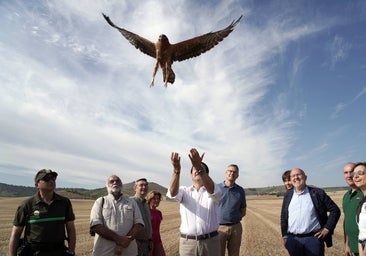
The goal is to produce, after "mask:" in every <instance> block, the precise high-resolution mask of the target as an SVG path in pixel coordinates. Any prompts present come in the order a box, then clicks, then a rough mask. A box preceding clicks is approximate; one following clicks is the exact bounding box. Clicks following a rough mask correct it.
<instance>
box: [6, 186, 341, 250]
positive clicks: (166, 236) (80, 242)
mask: <svg viewBox="0 0 366 256" xmlns="http://www.w3.org/2000/svg"><path fill="white" fill-rule="evenodd" d="M328 194H329V195H330V196H331V198H332V199H333V200H334V201H335V202H336V203H337V204H338V206H339V207H340V208H341V201H342V196H343V194H344V191H342V192H330V193H328ZM22 200H24V198H0V204H1V215H0V230H1V232H0V256H2V255H6V251H7V246H8V241H9V236H10V230H11V227H12V221H13V217H14V213H15V210H16V207H17V206H18V205H19V204H20V202H21V201H22ZM93 202H94V201H91V200H76V199H75V200H72V203H73V207H74V211H75V215H76V221H75V224H76V230H77V247H76V254H77V255H78V256H82V255H91V250H92V245H93V238H92V237H90V236H89V214H90V209H91V206H92V204H93ZM247 204H248V209H247V216H246V217H245V218H244V220H243V221H242V223H243V226H244V234H243V239H242V246H241V255H246V256H260V255H263V256H264V255H268V256H280V255H288V254H287V251H286V250H285V249H284V247H283V245H282V238H281V232H280V224H279V220H280V211H281V204H282V197H276V196H248V197H247ZM160 210H161V211H162V212H163V218H164V219H163V222H162V224H161V234H162V239H163V243H164V247H165V250H166V253H167V255H168V256H176V255H178V245H179V224H180V216H179V205H178V204H177V203H175V202H169V201H162V202H161V204H160ZM341 210H342V209H341ZM342 223H343V214H342V216H341V219H340V220H339V222H338V225H337V228H336V230H335V235H334V236H333V247H331V248H327V249H326V255H327V256H334V255H342V253H343V230H342Z"/></svg>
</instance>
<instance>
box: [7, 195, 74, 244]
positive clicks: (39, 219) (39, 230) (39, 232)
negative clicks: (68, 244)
mask: <svg viewBox="0 0 366 256" xmlns="http://www.w3.org/2000/svg"><path fill="white" fill-rule="evenodd" d="M73 220H75V215H74V212H73V209H72V205H71V202H70V200H69V199H68V198H66V197H63V196H60V195H58V194H56V193H55V194H54V198H53V201H52V203H51V204H50V205H48V204H46V203H45V202H43V201H42V200H41V198H40V196H39V194H38V193H37V194H36V195H34V196H32V197H30V198H28V199H27V200H25V201H24V202H23V203H22V204H21V205H20V206H19V207H18V209H17V211H16V214H15V217H14V221H13V224H14V226H25V227H26V228H25V230H26V237H27V241H29V242H31V243H42V244H60V243H62V244H63V243H64V240H65V237H66V235H65V223H66V222H68V221H73Z"/></svg>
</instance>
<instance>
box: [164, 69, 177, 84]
mask: <svg viewBox="0 0 366 256" xmlns="http://www.w3.org/2000/svg"><path fill="white" fill-rule="evenodd" d="M166 72H168V78H167V80H166V81H165V78H166V76H167V73H166ZM163 80H164V83H171V84H173V83H174V81H175V74H174V71H173V69H172V68H170V67H168V69H167V71H166V69H164V68H163Z"/></svg>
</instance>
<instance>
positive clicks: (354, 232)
mask: <svg viewBox="0 0 366 256" xmlns="http://www.w3.org/2000/svg"><path fill="white" fill-rule="evenodd" d="M354 167H355V164H354V163H347V164H345V166H344V167H343V176H344V179H345V181H346V183H347V185H348V186H349V187H350V188H349V190H348V191H347V192H346V193H345V194H344V196H343V200H342V208H343V213H344V220H343V231H344V232H343V233H344V254H343V255H344V256H352V255H358V225H357V222H356V218H355V216H356V212H357V206H358V204H359V203H360V201H361V199H362V198H363V193H362V191H361V190H360V189H358V188H357V187H356V184H355V183H354V181H353V178H352V177H353V175H352V172H353V168H354Z"/></svg>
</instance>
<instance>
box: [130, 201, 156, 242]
mask: <svg viewBox="0 0 366 256" xmlns="http://www.w3.org/2000/svg"><path fill="white" fill-rule="evenodd" d="M131 198H133V199H134V200H135V201H136V203H137V205H138V207H139V209H140V212H141V216H142V219H143V220H144V222H145V226H144V228H143V229H141V231H140V232H139V233H138V234H137V236H136V239H137V240H138V239H140V240H150V239H151V236H152V228H151V216H150V208H149V205H148V204H147V202H146V199H145V198H141V197H138V196H133V197H131Z"/></svg>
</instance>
